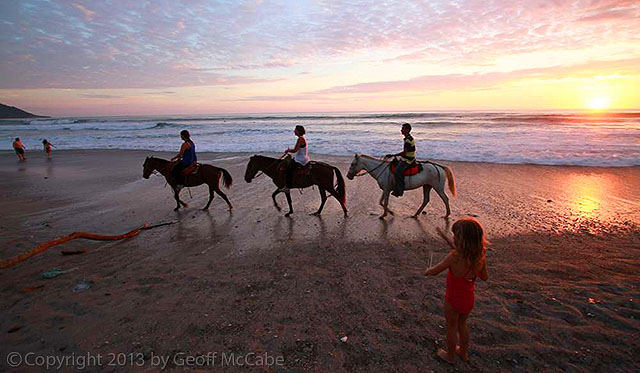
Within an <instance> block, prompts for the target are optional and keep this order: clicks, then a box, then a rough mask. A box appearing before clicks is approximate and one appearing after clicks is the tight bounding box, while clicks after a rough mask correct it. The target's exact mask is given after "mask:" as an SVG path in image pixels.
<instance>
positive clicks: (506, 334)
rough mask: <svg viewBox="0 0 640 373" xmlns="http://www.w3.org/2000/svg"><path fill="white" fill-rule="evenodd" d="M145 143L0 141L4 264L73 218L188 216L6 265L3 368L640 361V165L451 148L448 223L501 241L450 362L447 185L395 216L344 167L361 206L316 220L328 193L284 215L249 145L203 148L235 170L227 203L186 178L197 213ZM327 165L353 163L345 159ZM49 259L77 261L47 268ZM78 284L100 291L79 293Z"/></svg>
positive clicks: (537, 366) (417, 196)
mask: <svg viewBox="0 0 640 373" xmlns="http://www.w3.org/2000/svg"><path fill="white" fill-rule="evenodd" d="M150 154H151V152H136V151H125V152H123V151H117V152H116V151H57V152H54V157H53V159H52V160H50V161H47V160H45V159H44V157H43V155H42V154H37V153H32V154H27V157H28V160H27V162H25V163H19V162H18V161H17V159H16V158H15V155H14V154H13V153H9V152H1V153H0V196H1V198H2V204H3V212H2V214H1V216H0V231H1V234H0V258H1V259H6V258H9V257H12V256H15V255H17V254H20V253H23V252H25V251H27V250H29V249H31V248H33V247H34V246H36V245H37V244H39V243H43V242H46V241H49V240H52V239H55V238H58V237H60V236H62V235H65V234H69V233H71V232H74V231H89V232H94V233H99V234H122V233H125V232H127V231H130V230H132V229H134V228H137V227H139V226H141V225H143V224H144V223H145V222H147V221H148V222H149V223H150V224H156V223H162V222H167V221H175V222H176V223H175V224H173V225H169V226H165V227H160V228H156V229H153V230H149V231H144V232H142V233H141V234H140V235H139V236H137V237H135V238H132V239H128V240H125V241H116V242H107V243H105V242H96V241H87V240H76V241H73V242H70V243H67V244H64V245H61V246H57V247H54V248H52V249H50V250H48V251H46V252H45V253H43V254H40V255H38V256H36V257H33V258H31V259H29V260H27V261H25V262H23V263H20V264H18V265H16V266H14V267H11V268H8V269H2V270H0V293H1V295H2V297H1V299H2V300H1V301H0V302H1V303H0V304H1V306H2V310H3V312H2V318H1V320H0V328H1V329H0V334H1V335H2V338H1V339H0V352H1V353H2V357H1V359H2V360H1V361H0V366H1V367H3V368H4V369H7V361H6V358H5V356H6V355H7V354H8V353H9V352H11V351H17V352H20V353H22V354H25V353H27V352H35V353H36V354H38V355H44V356H46V355H55V356H65V355H71V354H76V355H80V354H87V353H91V354H93V355H97V354H101V355H103V356H108V354H109V353H116V354H128V355H127V356H134V357H136V358H137V357H138V356H141V357H142V361H143V363H144V366H145V367H147V368H148V369H151V370H154V368H157V367H153V366H152V365H151V362H152V358H153V357H154V356H173V357H175V356H177V355H180V354H182V353H183V354H185V355H194V356H195V355H206V354H207V353H213V352H215V353H217V354H218V355H217V357H218V358H219V357H220V354H222V353H227V354H230V353H235V354H238V355H241V354H249V353H267V354H268V355H269V356H273V357H278V356H282V357H283V359H284V365H282V366H271V367H253V368H252V369H254V370H267V371H279V370H281V371H302V370H311V371H392V370H403V371H425V370H427V371H430V370H433V371H453V370H454V369H456V370H462V371H465V370H469V371H470V370H474V371H476V370H480V371H495V370H501V371H533V370H542V371H559V370H568V371H610V370H623V371H631V370H634V369H638V368H639V367H638V360H637V354H638V351H640V342H638V339H637V336H638V334H639V333H640V274H639V273H640V272H639V271H638V267H639V264H640V197H639V196H640V168H638V167H634V168H587V167H556V166H535V165H496V164H483V163H464V162H442V163H444V164H446V165H449V166H450V167H451V168H452V169H453V171H454V173H455V175H456V179H457V183H458V198H456V199H452V202H451V205H452V211H453V214H452V215H453V216H452V217H453V218H454V219H455V218H458V217H461V216H464V215H473V216H477V217H478V219H479V220H480V221H481V222H482V223H483V224H484V225H485V228H486V230H487V233H488V238H489V240H490V241H491V242H492V244H491V247H490V251H489V272H490V280H489V281H488V282H486V283H482V282H479V283H478V284H477V286H476V289H477V290H476V299H477V301H476V307H475V309H474V311H473V313H472V314H471V316H470V326H471V339H472V340H471V362H470V363H463V362H462V361H458V362H457V364H456V367H455V368H452V367H450V366H448V365H446V364H444V363H440V362H439V361H437V360H436V359H435V358H434V352H435V350H436V347H437V346H442V345H443V343H444V342H443V340H444V329H443V327H444V325H445V324H444V317H443V311H442V297H443V294H444V277H445V275H444V273H443V274H441V275H440V276H437V277H435V278H425V277H424V276H422V272H423V271H424V269H426V266H427V263H428V261H429V257H430V255H431V253H433V256H434V262H435V261H437V260H438V259H440V258H442V257H443V256H444V255H445V254H446V246H445V244H443V243H442V242H441V241H440V240H439V239H438V238H437V236H436V233H435V228H436V227H441V228H446V220H445V219H443V218H442V216H443V215H444V205H443V203H442V201H441V200H440V199H439V197H438V196H437V195H436V194H435V193H432V195H431V202H430V203H429V205H428V206H427V208H426V214H424V215H421V216H420V218H419V219H417V220H415V219H411V218H410V217H409V216H410V215H411V214H413V213H414V212H415V210H416V209H417V208H418V207H419V205H420V202H421V198H422V193H421V191H411V192H408V193H407V194H405V197H403V198H402V199H397V198H392V201H391V208H392V209H393V210H394V211H395V213H396V214H395V216H392V217H389V218H387V220H384V221H381V220H379V219H378V218H377V216H378V215H379V214H380V213H381V208H380V207H379V206H378V205H377V201H378V199H379V196H380V191H379V189H378V187H377V185H376V184H375V182H374V180H373V179H371V178H370V177H369V176H365V177H361V178H356V179H355V180H353V181H350V180H347V181H346V188H347V207H348V209H349V217H348V218H346V219H345V218H344V217H343V216H342V212H341V209H340V207H339V204H338V203H337V202H336V201H335V200H334V199H329V200H328V201H327V205H326V206H325V210H324V212H323V214H322V216H321V217H315V216H310V215H309V214H310V213H312V212H314V211H315V210H316V209H317V207H318V205H319V203H320V197H319V195H318V192H317V190H315V189H307V190H305V191H304V192H303V194H300V193H298V192H297V191H294V192H293V193H292V197H293V201H294V209H295V214H294V215H293V217H292V218H285V217H284V216H283V215H284V212H285V211H286V210H285V211H282V212H278V211H276V209H275V208H274V207H273V205H272V203H271V197H270V196H271V193H272V192H273V190H274V186H273V184H272V183H271V181H270V180H269V179H268V178H267V177H266V176H262V177H260V178H258V179H256V180H254V181H253V182H252V183H249V184H247V183H246V182H245V181H244V178H243V176H244V171H245V166H246V163H247V160H248V157H249V155H247V154H216V153H209V154H201V155H200V160H201V161H203V162H207V163H213V164H215V165H217V166H219V167H223V168H225V169H227V170H228V171H230V172H231V174H232V176H233V178H234V184H233V187H232V188H231V189H230V190H229V191H227V190H225V192H226V193H227V195H228V196H229V198H230V199H231V201H232V203H233V204H234V207H235V208H234V210H233V212H232V213H230V212H229V211H227V208H226V204H225V203H224V202H223V201H222V199H221V198H219V197H216V198H215V199H214V201H213V203H212V206H211V208H210V209H209V211H208V212H204V211H201V210H200V208H201V207H203V206H204V205H205V203H206V199H207V196H208V193H207V189H206V187H196V188H191V194H192V196H193V198H190V197H189V192H188V191H187V190H184V191H183V192H182V197H183V199H184V200H185V201H186V202H187V203H189V204H190V208H188V209H184V210H181V211H179V212H174V211H173V207H174V206H175V204H174V201H173V198H172V195H171V192H170V190H169V188H168V187H166V188H165V187H164V179H162V178H160V177H157V176H153V177H151V179H149V180H144V179H143V178H142V163H143V161H144V157H145V156H146V155H150ZM154 155H156V156H160V157H165V158H169V157H170V155H169V154H162V153H155V154H154ZM315 159H317V160H322V161H326V162H329V163H331V164H334V165H336V166H338V167H339V168H340V169H341V170H342V172H343V175H346V173H347V170H348V167H349V163H350V161H351V158H350V157H333V156H317V157H315ZM279 198H280V199H279V202H280V205H281V206H283V207H285V206H286V201H285V198H284V196H283V195H280V196H279ZM63 249H64V250H75V249H86V250H87V253H85V254H83V255H75V256H62V255H61V253H60V252H61V250H63ZM54 268H59V269H74V271H73V272H71V273H67V274H64V275H61V276H59V277H56V278H54V279H41V278H40V274H41V273H43V272H45V271H48V270H51V269H54ZM83 279H87V280H90V281H93V286H92V287H91V288H90V289H88V290H86V291H83V292H78V293H74V292H73V288H74V286H75V285H76V283H77V282H78V281H80V280H83ZM39 286H42V287H39ZM27 287H32V288H33V287H39V288H37V289H35V290H32V291H28V292H25V291H24V289H25V288H27ZM344 336H347V337H348V340H347V342H341V341H340V338H342V337H344ZM138 354H139V355H138ZM107 362H108V361H107ZM215 362H216V363H217V366H216V368H219V369H224V370H232V371H234V370H238V371H243V370H245V369H246V368H247V367H246V366H244V367H241V366H231V367H229V366H226V367H220V366H219V364H220V360H216V361H215ZM105 365H106V364H105V362H104V361H103V366H102V368H103V369H105V368H108V367H107V366H105ZM168 367H169V368H171V367H176V364H175V363H172V362H170V363H169V364H168ZM23 368H24V366H23ZM111 368H113V367H111ZM89 369H91V370H98V367H95V366H94V367H89Z"/></svg>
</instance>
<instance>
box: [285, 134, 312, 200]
mask: <svg viewBox="0 0 640 373" xmlns="http://www.w3.org/2000/svg"><path fill="white" fill-rule="evenodd" d="M293 133H294V134H295V135H296V136H298V141H297V142H296V146H294V147H293V149H291V148H287V150H285V151H284V154H287V153H295V155H294V156H293V159H291V161H290V162H289V165H288V166H287V172H286V174H285V187H284V188H283V189H282V191H283V192H288V191H289V190H290V189H291V186H292V185H293V184H292V183H293V176H294V175H295V173H296V170H297V169H298V168H299V167H304V166H306V165H307V163H309V161H310V159H309V155H308V154H307V140H306V139H305V138H304V134H305V133H306V131H305V129H304V127H303V126H300V125H298V126H296V128H295V130H293Z"/></svg>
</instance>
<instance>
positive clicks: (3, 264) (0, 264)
mask: <svg viewBox="0 0 640 373" xmlns="http://www.w3.org/2000/svg"><path fill="white" fill-rule="evenodd" d="M173 223H175V222H173V221H171V222H168V223H161V224H156V225H151V226H150V225H149V224H145V225H144V226H143V227H141V228H137V229H134V230H132V231H131V232H127V233H125V234H121V235H118V236H105V235H100V234H95V233H91V232H73V233H71V234H70V235H67V236H62V237H60V238H58V239H57V240H53V241H49V242H46V243H44V244H42V245H38V246H36V247H35V248H33V249H32V250H29V251H27V252H26V253H24V254H20V255H18V256H14V257H13V258H9V259H5V260H2V261H0V268H8V267H13V266H14V265H16V264H18V263H20V262H23V261H25V260H27V259H29V258H31V257H32V256H36V255H38V254H40V253H42V252H44V251H46V250H48V249H49V248H51V247H53V246H56V245H60V244H62V243H65V242H68V241H71V240H75V239H76V238H84V239H87V240H95V241H117V240H124V239H126V238H131V237H135V236H137V235H138V234H140V232H142V231H143V230H147V229H153V228H157V227H162V226H164V225H170V224H173Z"/></svg>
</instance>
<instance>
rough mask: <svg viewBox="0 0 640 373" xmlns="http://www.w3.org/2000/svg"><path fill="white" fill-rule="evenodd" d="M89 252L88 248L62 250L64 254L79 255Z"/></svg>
mask: <svg viewBox="0 0 640 373" xmlns="http://www.w3.org/2000/svg"><path fill="white" fill-rule="evenodd" d="M86 252H87V249H82V250H62V251H61V252H60V253H61V254H62V255H79V254H84V253H86Z"/></svg>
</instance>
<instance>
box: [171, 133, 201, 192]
mask: <svg viewBox="0 0 640 373" xmlns="http://www.w3.org/2000/svg"><path fill="white" fill-rule="evenodd" d="M180 138H181V139H182V140H183V141H184V143H182V146H181V147H180V152H179V153H178V154H177V155H176V156H175V157H173V158H171V160H172V161H177V160H178V159H180V162H178V163H177V164H176V165H175V167H174V168H173V170H171V174H172V175H173V179H174V180H175V181H176V184H177V185H176V186H177V187H182V186H183V185H184V175H183V173H182V171H184V169H186V168H187V167H189V166H191V165H192V164H193V163H194V162H196V161H197V160H198V157H197V156H196V144H194V143H193V141H192V140H191V134H189V131H187V130H182V131H181V132H180Z"/></svg>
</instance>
